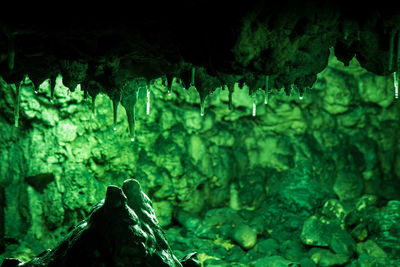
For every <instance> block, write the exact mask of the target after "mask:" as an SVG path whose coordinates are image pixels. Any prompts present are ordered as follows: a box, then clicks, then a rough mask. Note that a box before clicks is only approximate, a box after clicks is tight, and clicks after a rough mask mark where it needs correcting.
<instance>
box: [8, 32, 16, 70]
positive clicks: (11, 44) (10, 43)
mask: <svg viewBox="0 0 400 267" xmlns="http://www.w3.org/2000/svg"><path fill="white" fill-rule="evenodd" d="M8 50H9V51H8V68H9V69H10V70H13V69H14V64H15V47H14V36H13V34H12V33H10V34H9V35H8Z"/></svg>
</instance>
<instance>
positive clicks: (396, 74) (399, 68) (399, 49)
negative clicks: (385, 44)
mask: <svg viewBox="0 0 400 267" xmlns="http://www.w3.org/2000/svg"><path fill="white" fill-rule="evenodd" d="M396 37H397V38H396ZM396 40H397V41H396ZM395 49H396V56H395V52H394V50H395ZM393 61H395V64H393ZM394 65H396V68H394ZM388 69H389V71H390V72H391V71H393V82H394V97H395V98H399V83H400V31H399V30H396V29H393V30H392V31H391V32H390V43H389V64H388ZM395 69H396V70H395ZM394 70H395V71H394Z"/></svg>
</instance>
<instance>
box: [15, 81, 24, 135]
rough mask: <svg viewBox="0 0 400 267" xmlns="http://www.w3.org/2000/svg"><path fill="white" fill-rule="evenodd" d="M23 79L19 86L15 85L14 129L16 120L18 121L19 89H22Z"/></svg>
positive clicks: (16, 123)
mask: <svg viewBox="0 0 400 267" xmlns="http://www.w3.org/2000/svg"><path fill="white" fill-rule="evenodd" d="M24 80H25V79H23V80H22V81H21V82H20V84H19V85H18V84H16V85H15V87H16V93H17V95H16V98H15V107H14V125H15V127H17V128H18V120H19V103H20V101H21V89H22V85H23V81H24Z"/></svg>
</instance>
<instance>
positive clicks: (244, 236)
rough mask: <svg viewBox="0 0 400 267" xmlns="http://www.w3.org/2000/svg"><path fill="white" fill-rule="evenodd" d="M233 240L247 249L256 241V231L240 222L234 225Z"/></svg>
mask: <svg viewBox="0 0 400 267" xmlns="http://www.w3.org/2000/svg"><path fill="white" fill-rule="evenodd" d="M233 240H235V241H236V242H237V243H238V244H239V245H240V246H241V247H242V248H244V249H246V250H248V249H251V248H252V247H254V246H255V244H256V243H257V232H256V230H254V229H253V228H251V227H250V226H248V225H245V224H240V225H239V226H237V227H236V229H235V230H234V234H233Z"/></svg>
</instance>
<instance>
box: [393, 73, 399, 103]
mask: <svg viewBox="0 0 400 267" xmlns="http://www.w3.org/2000/svg"><path fill="white" fill-rule="evenodd" d="M399 79H400V77H399V73H398V72H396V71H395V72H393V82H394V98H396V99H397V98H399Z"/></svg>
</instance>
